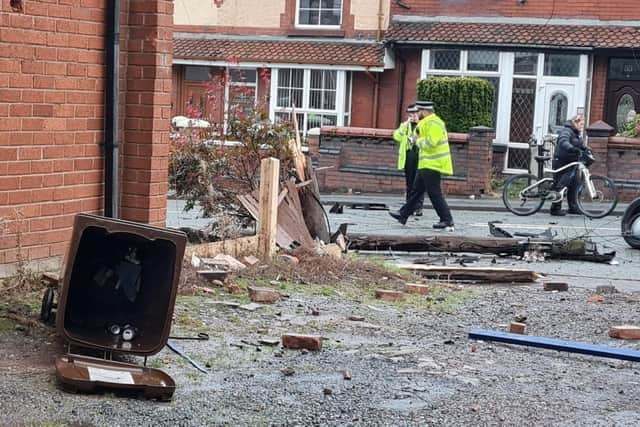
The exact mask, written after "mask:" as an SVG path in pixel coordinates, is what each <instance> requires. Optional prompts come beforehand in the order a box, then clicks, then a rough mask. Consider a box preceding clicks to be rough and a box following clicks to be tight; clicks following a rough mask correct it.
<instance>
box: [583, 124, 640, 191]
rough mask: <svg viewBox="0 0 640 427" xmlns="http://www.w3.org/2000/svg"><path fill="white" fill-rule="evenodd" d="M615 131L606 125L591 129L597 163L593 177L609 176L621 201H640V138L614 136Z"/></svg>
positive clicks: (591, 144) (590, 136) (591, 145)
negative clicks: (637, 198)
mask: <svg viewBox="0 0 640 427" xmlns="http://www.w3.org/2000/svg"><path fill="white" fill-rule="evenodd" d="M613 132H614V129H613V128H612V127H611V126H609V125H608V124H606V123H604V122H596V123H594V124H592V125H591V126H589V128H588V129H587V135H588V138H589V147H590V148H591V149H592V150H593V152H594V155H595V157H596V162H595V163H594V164H593V165H592V166H591V167H590V168H589V169H590V170H591V173H594V174H597V175H605V176H608V177H609V178H611V179H613V180H614V181H615V182H616V186H617V188H618V195H619V198H620V200H621V201H630V200H633V199H635V198H636V197H640V138H624V137H619V136H611V134H612V133H613Z"/></svg>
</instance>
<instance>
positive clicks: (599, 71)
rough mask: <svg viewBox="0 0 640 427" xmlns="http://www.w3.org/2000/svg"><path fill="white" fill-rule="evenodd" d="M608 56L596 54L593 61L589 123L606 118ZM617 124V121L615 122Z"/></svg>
mask: <svg viewBox="0 0 640 427" xmlns="http://www.w3.org/2000/svg"><path fill="white" fill-rule="evenodd" d="M608 59H609V58H608V57H605V56H595V58H594V63H593V77H592V81H593V84H592V85H591V99H590V100H589V103H590V108H591V110H590V111H589V123H593V122H597V121H598V120H604V102H605V96H606V89H607V66H608ZM614 125H615V123H614Z"/></svg>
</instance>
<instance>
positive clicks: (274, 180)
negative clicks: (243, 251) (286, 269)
mask: <svg viewBox="0 0 640 427" xmlns="http://www.w3.org/2000/svg"><path fill="white" fill-rule="evenodd" d="M279 180H280V160H278V159H275V158H273V157H270V158H266V159H262V162H261V163H260V211H259V212H260V213H259V218H260V219H259V221H258V227H259V228H258V230H259V238H258V253H259V255H260V257H261V258H262V259H269V258H271V257H273V255H274V254H275V251H276V230H277V223H278V190H279V188H278V187H279V186H278V183H279Z"/></svg>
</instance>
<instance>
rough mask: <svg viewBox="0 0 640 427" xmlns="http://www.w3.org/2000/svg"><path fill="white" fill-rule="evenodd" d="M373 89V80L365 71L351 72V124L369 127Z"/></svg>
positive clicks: (370, 123)
mask: <svg viewBox="0 0 640 427" xmlns="http://www.w3.org/2000/svg"><path fill="white" fill-rule="evenodd" d="M374 90H375V88H374V82H373V79H372V78H371V77H369V76H367V75H366V74H365V73H358V72H354V73H353V85H352V87H351V126H355V127H371V125H372V114H373V98H374ZM378 102H380V101H378Z"/></svg>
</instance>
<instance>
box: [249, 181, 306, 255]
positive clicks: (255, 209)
mask: <svg viewBox="0 0 640 427" xmlns="http://www.w3.org/2000/svg"><path fill="white" fill-rule="evenodd" d="M283 193H284V194H285V195H284V197H282V200H281V202H280V204H279V205H278V219H277V226H276V242H275V243H276V244H277V245H278V246H279V247H281V248H285V249H293V248H295V247H297V246H308V247H312V246H313V244H314V242H313V238H311V234H309V230H308V229H307V226H306V225H305V221H304V216H303V215H302V205H301V203H300V198H299V197H298V189H297V188H296V185H295V182H293V181H288V182H287V184H286V193H285V192H284V191H283V192H281V193H280V194H283ZM238 199H239V200H240V203H242V206H244V207H245V208H246V209H247V211H249V213H250V214H251V216H252V217H253V218H254V219H255V220H258V215H259V206H260V203H259V202H258V200H257V198H256V194H255V193H252V194H245V195H243V196H238Z"/></svg>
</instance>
